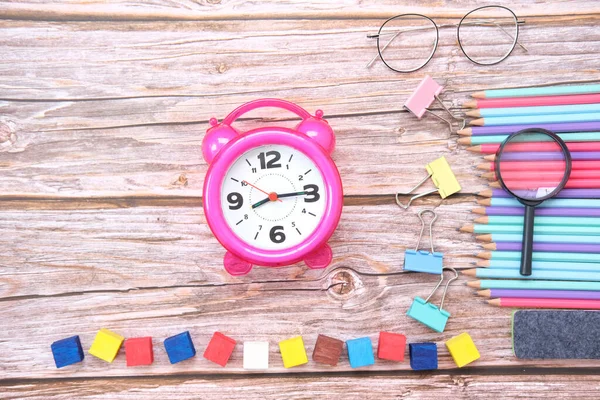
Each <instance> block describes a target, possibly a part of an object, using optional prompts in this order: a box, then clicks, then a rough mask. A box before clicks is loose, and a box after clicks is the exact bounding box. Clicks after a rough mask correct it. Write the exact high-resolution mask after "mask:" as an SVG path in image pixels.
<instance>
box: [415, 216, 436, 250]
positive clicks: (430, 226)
mask: <svg viewBox="0 0 600 400" xmlns="http://www.w3.org/2000/svg"><path fill="white" fill-rule="evenodd" d="M427 212H428V213H431V214H432V215H433V219H432V220H431V222H430V223H429V244H430V245H431V254H433V253H435V250H434V249H433V224H434V222H435V220H436V219H437V218H438V216H437V214H436V213H435V211H433V210H429V209H425V210H421V211H419V213H418V214H417V216H418V217H419V219H420V220H421V234H420V235H419V240H418V241H417V245H416V246H415V251H417V250H419V243H421V239H422V238H423V231H424V230H425V221H424V220H423V214H425V213H427Z"/></svg>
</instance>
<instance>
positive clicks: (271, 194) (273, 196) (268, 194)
mask: <svg viewBox="0 0 600 400" xmlns="http://www.w3.org/2000/svg"><path fill="white" fill-rule="evenodd" d="M242 183H245V184H246V185H249V186H252V187H253V188H254V189H256V190H258V191H259V192H263V193H264V194H266V195H267V196H269V198H268V200H270V201H275V200H277V201H281V200H279V199H278V198H277V193H275V192H271V193H268V192H265V191H264V190H262V189H261V188H258V187H256V186H254V185H253V184H251V183H250V182H248V181H246V180H243V181H242ZM265 203H266V202H265ZM253 208H254V207H253Z"/></svg>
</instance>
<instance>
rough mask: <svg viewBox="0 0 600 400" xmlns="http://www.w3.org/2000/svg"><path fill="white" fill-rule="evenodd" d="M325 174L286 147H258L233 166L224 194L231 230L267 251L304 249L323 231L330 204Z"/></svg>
mask: <svg viewBox="0 0 600 400" xmlns="http://www.w3.org/2000/svg"><path fill="white" fill-rule="evenodd" d="M326 196H327V195H326V190H324V182H323V176H322V174H321V171H320V169H319V168H318V166H317V165H315V163H314V162H313V160H312V159H310V158H309V157H307V156H306V155H305V154H304V153H303V152H302V151H300V150H297V149H294V148H292V147H289V146H285V145H275V144H274V145H264V146H258V147H255V148H253V149H251V150H249V151H247V152H245V153H244V154H242V155H241V156H240V157H238V158H237V160H236V161H235V162H234V163H233V164H232V165H231V167H230V168H229V170H228V171H227V174H226V176H225V179H224V180H223V186H222V188H221V209H222V210H223V214H224V217H225V220H226V221H227V225H228V226H229V227H230V229H231V230H232V231H233V232H234V233H235V234H236V235H237V236H238V237H239V238H240V239H241V240H243V241H244V242H246V243H248V244H249V245H252V246H254V247H257V248H259V249H264V250H277V249H285V248H290V247H293V246H296V245H298V244H300V243H302V242H303V241H304V240H305V239H306V238H307V237H308V236H310V235H311V234H312V233H313V232H314V231H315V229H316V228H317V227H318V225H319V222H320V221H321V218H322V217H323V213H324V210H325V204H326V200H327V198H326Z"/></svg>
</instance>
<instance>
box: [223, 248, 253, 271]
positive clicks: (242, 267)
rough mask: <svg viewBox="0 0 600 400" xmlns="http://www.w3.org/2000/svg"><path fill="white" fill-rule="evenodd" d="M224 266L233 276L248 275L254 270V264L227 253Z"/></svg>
mask: <svg viewBox="0 0 600 400" xmlns="http://www.w3.org/2000/svg"><path fill="white" fill-rule="evenodd" d="M223 265H224V266H225V271H227V272H229V274H230V275H233V276H239V275H246V274H247V273H248V272H250V270H251V269H252V264H250V263H249V262H248V261H246V260H242V259H241V258H239V257H237V256H234V255H233V254H231V253H230V252H227V253H225V258H224V259H223Z"/></svg>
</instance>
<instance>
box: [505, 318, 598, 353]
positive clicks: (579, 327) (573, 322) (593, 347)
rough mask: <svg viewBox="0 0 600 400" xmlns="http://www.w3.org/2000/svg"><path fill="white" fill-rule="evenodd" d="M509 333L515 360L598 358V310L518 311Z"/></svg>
mask: <svg viewBox="0 0 600 400" xmlns="http://www.w3.org/2000/svg"><path fill="white" fill-rule="evenodd" d="M512 334H513V351H514V353H515V356H517V358H525V359H548V358H554V359H561V358H562V359H567V358H578V359H592V358H594V359H597V358H600V311H574V310H569V311H563V310H560V311H557V310H519V311H516V312H515V313H514V314H513V329H512Z"/></svg>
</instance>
